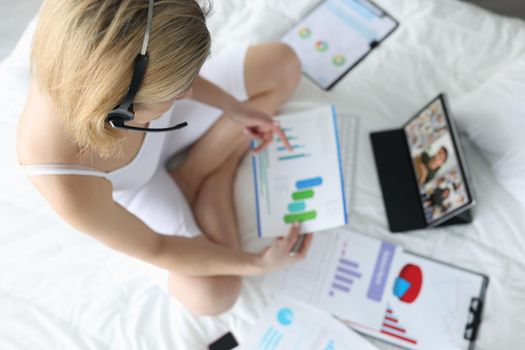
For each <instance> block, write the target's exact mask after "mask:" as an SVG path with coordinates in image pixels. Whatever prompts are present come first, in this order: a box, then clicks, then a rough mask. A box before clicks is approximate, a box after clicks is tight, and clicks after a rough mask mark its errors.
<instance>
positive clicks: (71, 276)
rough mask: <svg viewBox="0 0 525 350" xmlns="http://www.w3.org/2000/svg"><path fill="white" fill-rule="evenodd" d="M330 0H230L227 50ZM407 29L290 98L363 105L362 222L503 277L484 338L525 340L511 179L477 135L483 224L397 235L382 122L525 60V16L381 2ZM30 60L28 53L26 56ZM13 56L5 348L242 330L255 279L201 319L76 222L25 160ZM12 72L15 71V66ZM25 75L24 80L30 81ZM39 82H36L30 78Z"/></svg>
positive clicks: (128, 345)
mask: <svg viewBox="0 0 525 350" xmlns="http://www.w3.org/2000/svg"><path fill="white" fill-rule="evenodd" d="M315 2H316V0H300V1H280V0H250V1H244V0H220V1H215V3H214V13H213V15H212V17H211V18H210V20H209V23H210V27H211V29H212V32H213V36H214V46H213V47H214V51H215V52H218V51H220V50H223V49H224V48H225V47H226V46H228V44H229V43H257V42H262V41H268V40H272V39H276V38H278V37H279V35H280V34H282V33H283V32H284V31H285V30H286V29H287V28H288V27H289V26H291V25H292V24H293V23H294V21H296V20H297V19H299V18H300V17H301V15H302V14H304V13H305V12H306V11H307V10H308V9H309V8H311V7H312V6H313V5H314V4H315ZM377 3H379V4H380V5H382V6H383V7H384V8H386V9H387V10H388V11H389V12H391V13H392V14H393V15H394V16H395V17H396V18H397V19H399V20H400V22H401V26H400V28H399V29H398V30H397V31H396V32H395V33H394V34H393V35H392V36H391V37H390V38H389V39H388V40H387V41H386V42H385V43H384V44H383V45H382V47H381V48H379V49H378V50H377V51H376V52H374V53H373V54H372V55H370V56H369V57H368V58H367V59H366V60H365V61H364V62H363V63H362V64H361V65H360V66H359V67H358V68H357V69H355V70H354V71H353V72H351V73H350V74H349V75H348V76H347V77H346V78H345V79H344V80H343V81H342V82H341V83H339V84H338V85H337V86H336V87H335V88H334V89H333V90H332V91H331V92H329V93H326V92H322V91H320V90H319V89H318V88H316V87H315V86H314V85H313V84H312V83H311V82H309V81H308V80H306V79H303V81H302V83H301V85H300V87H299V89H298V91H297V93H296V94H295V95H294V97H293V98H292V100H291V101H290V103H289V104H287V106H286V107H285V109H286V110H299V109H302V108H305V107H310V106H316V105H318V104H324V103H327V102H328V103H335V104H336V105H337V107H338V109H339V110H341V111H344V112H348V113H351V114H352V115H356V116H358V117H359V122H360V126H359V140H358V146H357V148H358V149H357V159H356V169H355V183H354V186H353V193H352V197H351V201H352V204H351V208H350V209H351V216H350V227H351V228H353V229H355V230H358V231H361V232H363V233H367V234H369V235H372V236H375V237H379V238H383V239H389V240H392V241H395V242H397V243H400V244H402V245H403V246H405V247H406V248H408V249H410V250H412V251H415V252H418V253H421V254H423V255H426V256H431V257H435V258H438V259H441V260H446V261H449V262H452V263H454V264H457V265H460V266H463V267H466V268H471V269H474V270H477V271H480V272H482V273H485V274H487V275H489V276H490V279H491V280H490V285H489V289H488V297H487V305H486V309H485V314H484V321H483V325H482V328H481V331H480V335H479V340H478V342H477V344H478V347H477V349H481V350H483V349H485V350H488V349H506V350H513V349H516V350H517V349H523V344H525V333H524V332H523V331H522V330H523V329H525V317H523V315H525V273H524V269H525V254H524V253H525V209H524V208H522V207H520V206H519V204H518V202H517V201H516V200H515V199H514V198H513V197H512V196H510V195H509V194H508V193H507V192H505V190H504V189H503V188H502V187H501V186H500V185H498V184H497V183H496V182H495V180H494V177H493V175H492V174H491V172H490V168H489V167H488V166H487V164H485V163H484V161H483V159H482V158H481V157H480V156H479V154H478V152H477V151H476V150H475V149H474V148H473V147H472V146H470V144H469V143H468V142H467V144H466V153H467V158H468V160H469V164H470V166H471V171H472V173H473V177H474V186H475V189H476V192H477V195H478V200H479V204H478V206H477V208H476V209H475V221H474V223H473V224H472V225H468V226H456V227H449V228H446V229H438V230H433V231H420V232H414V233H411V234H409V235H395V236H394V235H391V234H390V233H389V232H388V230H387V224H386V217H385V213H384V208H383V204H382V199H381V193H380V189H379V184H378V181H377V178H376V173H375V167H374V163H373V159H372V152H371V146H370V143H369V140H368V133H369V131H371V130H378V129H384V128H389V127H398V126H399V125H401V124H402V123H404V122H405V121H406V120H407V119H408V118H409V117H410V116H411V115H412V114H413V113H414V112H415V111H417V110H418V109H419V108H420V107H421V106H422V105H424V104H425V103H426V102H427V101H429V100H430V99H431V98H432V97H434V96H435V95H437V93H438V92H441V91H444V92H447V93H448V94H449V96H450V97H451V98H452V99H453V98H455V97H459V96H461V95H463V94H464V93H466V92H468V91H470V90H472V89H474V88H476V87H477V86H479V85H480V84H481V83H482V82H483V81H485V80H486V79H488V78H489V77H490V76H492V75H493V74H495V73H496V72H499V71H500V70H502V69H503V68H504V67H505V66H507V65H508V64H510V63H512V62H514V61H516V60H519V59H521V60H523V59H525V24H524V22H522V21H520V20H513V19H508V18H503V17H499V16H496V15H493V14H490V13H488V12H485V11H483V10H479V9H477V8H474V7H472V6H470V5H467V4H464V3H460V2H458V1H455V0H433V1H432V0H377ZM15 61H16V62H15ZM18 61H19V56H16V55H15V56H11V58H9V59H8V61H7V62H4V63H3V68H0V105H1V106H2V113H0V139H1V140H2V147H1V148H0V162H1V164H2V166H1V168H0V169H2V173H1V175H0V176H1V180H2V181H0V220H1V221H0V225H1V226H0V257H1V258H0V348H1V349H59V348H63V349H76V348H81V349H159V350H160V349H204V348H205V347H206V344H208V343H209V342H210V341H211V340H213V339H214V338H215V337H217V336H219V335H221V334H222V333H223V332H225V331H227V330H232V331H233V332H234V333H235V334H236V335H237V336H238V337H239V338H241V339H242V337H243V335H244V334H245V333H246V330H247V329H249V327H250V326H251V324H253V322H254V321H255V318H256V316H257V315H258V314H259V313H260V312H261V311H262V306H263V305H264V304H265V303H266V301H267V299H266V296H265V295H264V294H263V293H262V290H261V289H260V285H259V282H260V279H259V278H247V279H246V280H245V283H244V289H243V292H242V295H241V298H240V299H239V301H238V303H237V304H236V305H235V307H234V308H233V310H232V311H231V312H229V313H227V314H225V315H223V316H220V317H216V318H211V317H203V318H199V317H194V316H192V315H191V314H190V313H188V312H186V311H185V310H183V309H182V308H181V306H180V305H179V303H178V302H177V301H175V300H173V299H170V298H168V297H167V296H165V295H164V294H163V293H162V292H161V291H160V290H159V289H157V287H156V286H155V285H153V283H152V282H150V281H149V280H148V279H147V277H146V275H145V273H144V271H143V270H142V268H141V267H140V265H139V264H137V263H136V262H134V261H133V260H132V259H130V258H128V257H126V256H124V255H122V254H120V253H116V252H114V251H112V250H110V249H109V248H106V247H104V246H102V245H101V244H99V243H98V242H96V241H94V240H92V239H90V238H89V237H87V236H84V235H81V234H79V233H78V232H75V231H74V230H73V229H71V228H69V227H68V226H67V225H66V224H64V223H62V222H61V220H60V219H59V218H58V217H57V215H56V214H54V212H53V211H52V210H51V209H50V208H49V207H48V206H47V204H46V203H45V201H44V200H43V199H42V198H41V197H40V196H39V195H38V193H37V192H36V190H34V189H33V188H32V187H31V185H30V184H29V182H28V181H27V180H26V179H25V178H23V177H22V176H20V175H19V174H18V172H17V169H16V158H15V155H14V144H15V127H16V121H17V115H18V113H19V112H20V110H21V107H22V103H23V98H24V96H23V93H24V90H25V89H24V87H23V86H21V85H20V83H19V81H20V79H22V80H23V78H24V77H26V73H27V63H26V64H18V66H19V67H21V68H19V69H20V71H19V73H20V77H21V78H13V73H12V70H13V69H14V68H13V67H14V66H16V65H17V64H16V63H17V62H18ZM6 70H9V72H6ZM17 79H18V80H17ZM26 83H27V82H26ZM251 181H252V180H251V169H250V163H249V162H248V161H247V160H246V161H245V162H244V163H243V164H242V166H241V168H240V170H239V173H238V178H237V180H236V184H235V189H236V194H235V196H236V202H237V204H238V208H239V217H240V218H243V219H242V220H241V221H240V228H241V232H242V241H243V245H244V246H245V247H246V248H247V249H250V250H256V249H258V248H259V247H262V246H263V245H264V242H261V241H259V240H258V239H257V238H256V230H255V218H254V211H255V209H254V198H253V195H254V194H253V189H252V182H251Z"/></svg>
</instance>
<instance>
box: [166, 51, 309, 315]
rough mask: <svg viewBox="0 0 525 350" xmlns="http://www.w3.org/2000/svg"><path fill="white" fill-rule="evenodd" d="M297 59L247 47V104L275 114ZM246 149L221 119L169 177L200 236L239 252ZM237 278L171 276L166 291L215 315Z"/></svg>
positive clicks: (296, 71) (294, 78)
mask: <svg viewBox="0 0 525 350" xmlns="http://www.w3.org/2000/svg"><path fill="white" fill-rule="evenodd" d="M299 76H300V65H299V63H298V60H297V57H296V56H295V54H294V53H293V51H291V50H290V49H289V48H288V47H286V46H284V45H283V44H279V43H277V44H265V45H260V46H255V47H253V48H250V49H249V50H248V52H247V57H246V62H245V79H246V88H247V90H248V91H247V92H248V94H249V96H250V99H249V100H248V101H247V102H245V103H247V104H248V105H250V106H252V107H253V108H256V109H259V110H261V111H263V112H266V113H268V114H275V113H276V112H277V111H278V110H279V109H280V107H281V105H282V104H283V103H284V102H285V101H287V100H288V99H289V97H290V96H291V94H292V93H293V91H294V90H295V87H296V85H297V83H298V81H299ZM248 149H249V140H248V138H247V137H246V136H245V135H244V133H243V127H241V126H240V125H238V124H237V123H235V122H233V121H232V120H231V119H230V118H229V117H228V116H222V117H221V118H220V119H219V120H218V121H217V122H216V123H215V124H214V125H213V126H212V127H211V128H210V130H209V131H208V132H207V133H205V134H204V135H203V137H202V138H201V139H199V140H198V141H197V142H196V144H195V145H194V146H193V147H192V149H191V150H190V152H189V154H188V156H187V158H186V159H185V161H184V162H183V163H182V164H181V166H180V167H179V168H178V169H177V170H176V171H174V172H173V173H172V176H173V178H174V179H175V181H177V183H178V184H179V186H181V188H182V190H183V192H184V193H185V195H186V197H187V200H188V202H189V203H190V205H191V206H192V210H193V214H194V216H195V219H196V221H197V223H198V225H199V227H200V228H201V230H202V232H203V236H200V237H197V238H195V239H208V240H211V241H213V242H215V243H217V244H221V245H225V246H228V247H231V248H232V249H239V248H240V244H239V232H238V226H237V218H236V216H235V206H234V201H233V183H234V179H235V174H236V170H237V168H238V165H239V162H240V161H241V160H242V158H243V156H244V155H245V153H246V151H247V150H248ZM240 288H241V280H240V278H239V277H238V276H210V277H193V276H186V275H182V274H179V273H176V272H171V273H170V278H169V290H170V292H171V293H172V294H173V295H174V296H175V297H176V298H177V299H179V300H180V301H181V302H182V303H183V304H185V305H186V306H187V307H188V308H189V309H190V310H192V311H194V312H196V313H199V314H218V313H221V312H224V311H225V310H227V309H229V308H230V307H231V306H232V305H233V303H234V302H235V300H236V299H237V296H238V294H239V292H240Z"/></svg>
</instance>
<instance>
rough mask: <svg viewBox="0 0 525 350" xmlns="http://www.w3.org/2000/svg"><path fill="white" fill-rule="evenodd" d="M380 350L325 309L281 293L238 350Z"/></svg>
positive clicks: (267, 308)
mask: <svg viewBox="0 0 525 350" xmlns="http://www.w3.org/2000/svg"><path fill="white" fill-rule="evenodd" d="M253 349H258V350H290V349H293V350H319V349H324V350H337V349H340V350H343V349H344V350H379V349H378V348H376V347H375V346H373V345H372V344H371V343H369V342H368V341H367V340H366V339H365V338H363V337H362V336H360V335H358V334H357V333H355V332H354V331H353V330H352V329H351V328H350V327H348V326H347V325H345V324H343V323H342V322H341V321H339V320H337V319H335V318H334V317H332V316H331V315H330V314H329V313H327V312H326V311H322V310H319V309H316V308H314V307H311V306H309V305H306V304H304V303H300V302H298V301H296V300H294V299H291V298H288V297H286V296H283V295H280V296H278V297H277V298H275V299H274V300H273V301H272V302H270V304H269V305H268V306H267V307H266V310H265V311H264V313H263V315H262V316H261V317H260V318H259V320H258V321H257V322H256V324H255V325H254V326H253V328H252V330H251V331H250V332H249V334H248V336H247V337H246V339H244V341H243V342H241V345H240V347H239V349H238V350H253Z"/></svg>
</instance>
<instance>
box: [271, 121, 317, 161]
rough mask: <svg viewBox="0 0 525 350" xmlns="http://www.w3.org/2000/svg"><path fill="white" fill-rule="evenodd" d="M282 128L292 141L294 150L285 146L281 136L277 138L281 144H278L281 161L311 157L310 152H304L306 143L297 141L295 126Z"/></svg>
mask: <svg viewBox="0 0 525 350" xmlns="http://www.w3.org/2000/svg"><path fill="white" fill-rule="evenodd" d="M282 130H283V131H284V133H285V134H286V138H287V139H288V141H289V142H291V146H292V149H293V150H294V152H290V151H288V149H287V148H286V146H284V144H283V142H282V140H281V139H280V138H276V139H275V140H276V141H277V142H278V145H279V146H277V151H278V152H279V153H281V154H280V155H279V157H278V158H277V159H278V160H279V161H286V160H293V159H300V158H305V157H310V154H309V153H306V152H303V151H304V149H305V145H302V144H300V143H297V142H296V141H297V140H298V137H297V136H296V135H294V133H293V128H282Z"/></svg>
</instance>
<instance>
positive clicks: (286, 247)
mask: <svg viewBox="0 0 525 350" xmlns="http://www.w3.org/2000/svg"><path fill="white" fill-rule="evenodd" d="M299 228H300V224H299V223H295V224H293V225H292V227H291V228H290V231H289V232H288V235H287V236H286V237H279V238H277V239H276V240H275V241H274V242H273V244H272V245H271V246H269V247H267V248H266V249H264V250H263V251H262V252H261V253H260V256H261V267H262V270H263V272H270V271H273V270H277V269H279V268H282V267H285V266H286V265H290V264H292V263H294V262H297V261H299V260H302V259H304V257H305V256H306V253H307V252H308V249H309V248H310V245H311V244H312V238H313V235H312V234H311V233H307V234H306V239H305V240H304V241H303V244H302V247H301V249H300V250H299V252H298V253H297V254H295V255H290V250H291V249H292V247H293V245H294V244H295V242H296V241H297V239H299Z"/></svg>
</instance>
